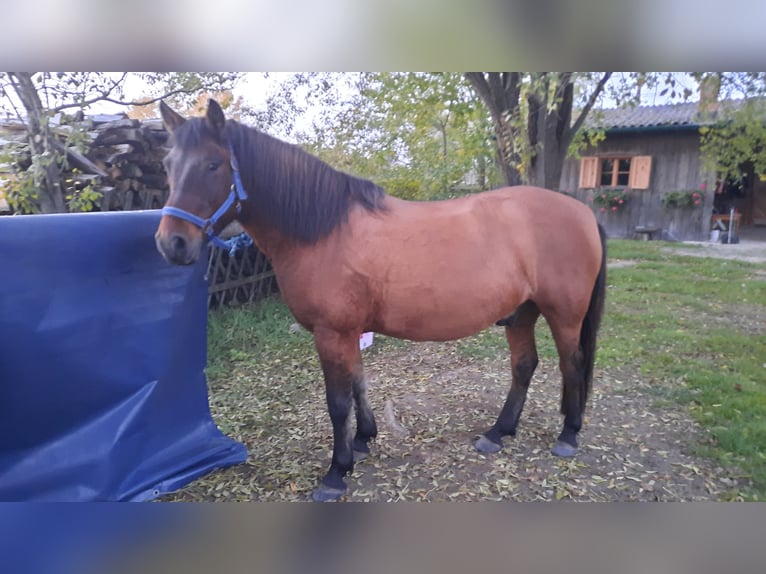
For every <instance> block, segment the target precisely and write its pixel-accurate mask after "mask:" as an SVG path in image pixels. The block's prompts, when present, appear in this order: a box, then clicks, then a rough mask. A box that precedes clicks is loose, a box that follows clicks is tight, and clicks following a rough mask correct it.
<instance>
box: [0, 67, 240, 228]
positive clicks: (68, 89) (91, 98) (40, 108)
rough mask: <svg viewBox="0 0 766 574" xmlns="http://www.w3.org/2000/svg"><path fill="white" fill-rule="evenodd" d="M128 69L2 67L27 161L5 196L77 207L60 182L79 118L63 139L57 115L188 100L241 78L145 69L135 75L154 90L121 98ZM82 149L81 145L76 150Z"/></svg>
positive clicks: (26, 205) (37, 205)
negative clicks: (133, 97) (105, 106)
mask: <svg viewBox="0 0 766 574" xmlns="http://www.w3.org/2000/svg"><path fill="white" fill-rule="evenodd" d="M128 76H129V74H128V73H122V74H109V73H102V72H66V73H65V72H56V73H54V72H0V96H2V104H3V107H4V108H6V109H8V108H10V109H11V110H12V111H13V112H14V113H15V115H16V116H17V117H18V119H19V120H21V121H22V122H24V123H25V125H26V130H27V138H26V139H27V145H28V152H29V161H30V162H31V163H30V165H29V166H28V167H27V168H26V169H19V170H18V173H17V174H16V185H15V186H14V188H13V189H12V193H11V196H10V197H9V198H8V199H9V202H11V203H12V204H14V205H15V206H16V207H17V208H21V210H22V211H27V212H42V213H57V212H64V211H67V210H69V209H70V208H73V207H76V206H72V205H67V202H66V198H65V193H64V191H63V189H62V185H61V172H62V169H63V168H64V165H65V162H66V156H67V148H68V147H69V146H74V147H77V146H78V145H79V146H82V145H83V144H84V138H83V135H84V134H83V131H82V128H81V126H80V124H78V122H71V121H70V125H69V129H67V130H66V134H67V138H66V141H65V142H64V143H63V144H62V143H61V142H60V141H59V137H58V135H57V134H56V133H55V130H54V125H53V121H54V118H56V117H57V116H58V117H59V118H60V119H61V120H62V121H64V122H66V121H67V118H66V115H65V114H66V113H68V112H71V111H74V112H75V116H81V115H82V113H83V110H85V109H87V108H88V107H89V106H91V105H93V104H96V103H98V102H110V103H113V104H120V105H125V106H136V105H147V104H150V103H152V102H156V101H158V100H160V99H166V98H169V99H171V100H172V101H173V102H174V103H176V104H177V103H179V102H190V101H192V100H193V98H194V96H195V95H196V94H198V93H199V92H201V91H204V90H218V89H225V88H228V87H230V86H231V85H232V84H233V83H234V82H236V80H237V79H238V78H239V74H231V73H208V72H206V73H200V74H197V73H186V72H181V73H175V72H173V73H146V74H139V75H138V76H139V77H140V78H141V79H142V80H143V81H145V82H146V83H147V84H148V85H149V87H150V90H151V91H152V92H153V94H152V97H150V98H144V99H143V100H142V101H138V102H136V101H125V100H124V99H123V85H124V82H125V80H126V79H127V78H128ZM80 151H84V150H82V149H81V150H80Z"/></svg>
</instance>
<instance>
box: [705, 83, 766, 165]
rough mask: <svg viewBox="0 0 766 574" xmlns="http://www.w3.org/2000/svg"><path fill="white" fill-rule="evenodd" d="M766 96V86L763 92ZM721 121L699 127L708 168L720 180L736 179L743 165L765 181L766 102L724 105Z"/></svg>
mask: <svg viewBox="0 0 766 574" xmlns="http://www.w3.org/2000/svg"><path fill="white" fill-rule="evenodd" d="M755 95H760V96H763V95H766V85H764V86H762V87H761V91H760V93H755V94H753V96H755ZM718 120H719V121H717V122H716V124H715V125H712V126H704V127H701V128H700V135H701V150H702V154H703V162H704V165H705V167H706V168H707V169H708V170H710V171H711V172H718V174H719V177H720V178H721V179H726V178H729V177H731V178H737V177H739V176H740V175H741V170H742V166H743V164H747V163H749V164H751V165H752V167H753V171H754V172H755V173H756V174H757V175H758V176H760V177H761V178H766V99H764V98H763V97H751V98H750V99H748V100H746V101H744V102H742V105H740V106H721V107H720V112H719V118H718Z"/></svg>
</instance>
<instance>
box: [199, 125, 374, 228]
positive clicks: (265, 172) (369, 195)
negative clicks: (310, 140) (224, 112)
mask: <svg viewBox="0 0 766 574" xmlns="http://www.w3.org/2000/svg"><path fill="white" fill-rule="evenodd" d="M186 123H189V122H186ZM200 123H201V124H202V126H200V128H202V129H204V127H203V126H204V120H202V121H201V122H200ZM197 137H199V136H197ZM224 137H225V138H226V139H228V141H229V142H231V145H232V147H233V148H234V153H235V155H236V157H237V160H238V162H239V170H240V175H241V177H242V184H243V185H244V187H245V190H246V191H247V193H248V195H249V201H250V203H251V204H252V206H253V211H254V212H255V213H257V214H258V217H259V219H263V221H265V222H268V223H269V224H270V225H273V226H274V227H275V228H276V229H277V230H278V231H279V232H281V233H283V234H285V235H286V236H289V237H291V238H294V239H297V240H299V241H301V242H305V243H314V242H316V241H318V240H319V239H321V238H322V237H325V236H326V235H328V234H329V233H330V232H332V231H333V229H335V228H336V227H337V226H339V225H342V224H343V223H344V222H345V221H346V220H347V218H348V214H349V211H350V210H351V208H352V207H353V206H354V205H360V206H362V207H363V208H364V209H367V210H368V211H373V212H374V211H381V210H383V209H384V207H383V203H382V200H383V198H384V197H385V195H386V193H385V191H384V190H383V188H381V187H380V186H378V185H376V184H374V183H373V182H371V181H368V180H365V179H361V178H358V177H354V176H352V175H349V174H346V173H343V172H340V171H338V170H336V169H334V168H332V167H331V166H329V165H328V164H327V163H325V162H324V161H322V160H320V159H319V158H317V157H315V156H313V155H311V154H309V153H308V152H306V151H304V150H303V149H301V148H300V147H299V146H297V145H294V144H290V143H286V142H283V141H280V140H278V139H276V138H274V137H271V136H269V135H267V134H264V133H262V132H260V131H258V130H256V129H254V128H250V127H248V126H245V125H243V124H240V123H238V122H236V121H233V120H229V121H227V122H226V128H225V130H224Z"/></svg>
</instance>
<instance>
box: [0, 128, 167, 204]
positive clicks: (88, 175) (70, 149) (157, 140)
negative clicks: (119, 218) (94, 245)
mask: <svg viewBox="0 0 766 574" xmlns="http://www.w3.org/2000/svg"><path fill="white" fill-rule="evenodd" d="M76 127H77V128H82V127H84V128H85V135H86V140H87V141H86V145H85V146H83V147H85V148H86V149H85V152H84V153H82V152H81V151H79V150H78V149H77V148H76V147H75V146H68V145H66V142H67V135H68V133H70V132H71V130H73V129H75V128H74V127H73V126H72V125H56V126H54V128H53V131H54V133H55V134H56V135H57V139H56V141H55V142H54V145H55V146H56V147H57V148H59V151H60V152H62V153H66V156H67V167H66V170H65V171H64V173H62V182H61V184H62V186H63V187H64V189H66V190H67V194H76V193H79V192H81V191H82V190H84V189H86V188H89V189H91V190H93V191H96V192H98V193H99V194H100V196H101V197H100V200H99V202H98V203H97V205H96V206H95V207H96V209H100V210H101V211H117V210H136V209H157V208H159V207H162V205H163V204H164V203H165V200H166V199H167V193H168V186H167V178H166V175H165V172H164V170H163V167H162V158H163V157H164V156H165V153H166V151H167V150H166V149H165V148H164V147H163V146H164V144H165V142H166V140H167V137H168V134H167V132H166V131H165V129H164V128H163V126H162V122H161V121H160V120H146V121H143V122H140V121H139V120H135V119H130V118H128V117H127V116H126V115H124V114H119V115H96V116H88V117H85V118H83V119H82V120H81V122H80V123H79V125H78V126H76ZM25 137H26V134H25V132H24V131H23V125H21V124H15V125H14V124H12V123H9V122H4V123H3V124H2V125H0V146H1V145H2V144H3V143H6V144H8V143H11V142H16V143H23V141H24V140H25ZM81 149H82V147H81ZM25 163H26V164H27V165H29V163H31V162H29V159H28V158H24V157H23V153H22V155H21V156H20V157H19V159H18V160H17V164H18V166H19V167H20V168H21V169H24V164H25Z"/></svg>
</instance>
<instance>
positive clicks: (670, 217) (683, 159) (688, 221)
mask: <svg viewBox="0 0 766 574" xmlns="http://www.w3.org/2000/svg"><path fill="white" fill-rule="evenodd" d="M612 154H619V155H625V156H638V155H648V156H651V157H652V169H651V176H650V183H649V189H644V190H634V191H633V192H632V196H631V200H630V202H629V205H628V207H627V208H626V209H625V210H624V211H622V212H618V213H611V212H606V213H602V212H601V211H600V210H599V208H598V207H594V208H593V210H594V213H595V214H596V216H597V218H598V220H599V222H601V223H602V224H603V225H604V227H605V228H606V231H607V234H608V235H609V237H632V236H633V233H634V230H635V228H636V227H642V226H643V227H657V228H659V229H660V230H662V237H663V238H665V239H671V240H680V241H690V240H697V241H699V240H704V239H707V238H708V237H709V234H710V232H709V226H710V215H711V213H712V204H713V195H712V194H713V192H712V190H707V191H706V192H705V201H703V203H702V204H701V205H700V206H699V207H695V208H685V209H667V208H665V207H664V206H663V205H662V201H661V198H662V195H663V194H665V193H667V192H671V191H681V190H700V186H701V184H702V183H703V182H704V181H705V180H704V177H705V176H704V171H703V168H702V163H701V159H700V152H699V134H698V133H697V132H696V131H646V132H643V133H624V134H620V133H618V134H612V135H609V136H608V137H607V139H606V140H604V141H602V142H601V143H600V144H599V145H598V146H597V147H596V148H595V149H590V150H587V151H585V152H583V153H582V156H599V155H612ZM579 177H580V160H579V159H574V158H570V159H567V160H566V162H565V164H564V170H563V173H562V177H561V186H560V188H559V189H560V190H561V191H564V192H567V193H570V194H572V195H574V196H575V197H577V198H578V199H580V200H581V201H583V202H585V203H589V204H590V205H592V203H590V202H589V195H590V192H588V191H586V190H581V189H578V183H579ZM706 183H707V182H706ZM707 186H708V187H711V186H712V183H707Z"/></svg>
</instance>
